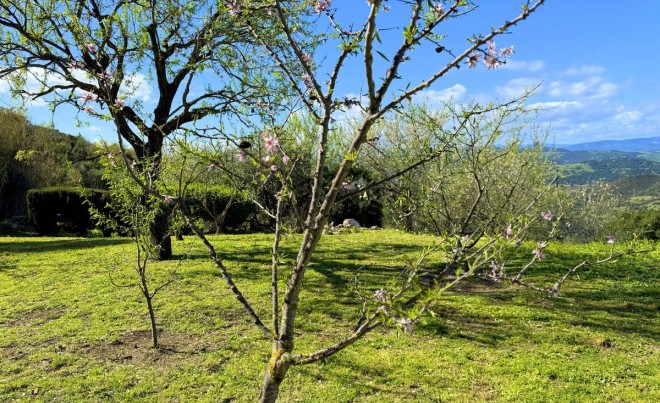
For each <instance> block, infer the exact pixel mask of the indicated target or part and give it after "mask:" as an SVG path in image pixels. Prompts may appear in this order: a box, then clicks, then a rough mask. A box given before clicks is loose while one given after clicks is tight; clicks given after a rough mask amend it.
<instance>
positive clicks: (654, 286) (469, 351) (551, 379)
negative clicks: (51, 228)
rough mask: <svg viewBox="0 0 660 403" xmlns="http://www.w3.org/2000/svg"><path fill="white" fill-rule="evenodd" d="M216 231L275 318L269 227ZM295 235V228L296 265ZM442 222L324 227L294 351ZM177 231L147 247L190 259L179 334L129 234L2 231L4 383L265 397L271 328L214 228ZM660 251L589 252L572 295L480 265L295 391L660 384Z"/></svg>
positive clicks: (21, 396)
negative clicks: (418, 313)
mask: <svg viewBox="0 0 660 403" xmlns="http://www.w3.org/2000/svg"><path fill="white" fill-rule="evenodd" d="M211 239H212V240H213V241H214V243H215V244H216V245H217V246H218V250H219V251H221V254H222V256H223V259H224V260H225V262H226V264H227V266H228V267H229V268H230V270H231V271H232V273H233V275H234V280H235V281H236V283H237V284H238V285H239V287H241V288H242V289H243V292H244V294H245V295H246V297H247V298H248V300H250V301H251V302H252V303H253V305H254V306H255V309H256V310H257V312H258V313H259V314H260V315H261V317H262V318H263V319H264V321H265V322H267V323H268V322H269V321H268V318H269V316H270V313H269V312H270V311H269V301H270V239H271V237H270V236H268V235H259V234H257V235H225V236H213V237H211ZM297 240H298V237H297V236H288V237H286V238H285V239H284V243H283V251H284V256H283V261H284V263H285V266H286V267H289V268H290V266H291V263H292V261H293V259H294V257H295V252H296V241H297ZM433 240H434V238H433V237H429V236H420V235H410V234H405V233H402V232H397V231H378V232H371V231H364V232H361V233H356V234H345V235H333V236H326V237H325V238H324V239H323V240H322V243H321V245H320V246H319V251H318V253H317V254H316V256H315V259H314V261H313V263H312V264H311V266H310V270H309V271H308V276H307V278H306V280H305V289H306V291H305V292H303V294H302V296H301V305H300V320H299V326H298V333H299V338H298V341H297V344H296V351H298V352H311V351H313V350H316V349H317V348H319V347H321V346H324V345H327V344H329V343H331V342H333V341H336V340H338V339H339V338H341V337H342V336H345V335H346V334H348V333H349V332H350V331H351V330H352V327H353V325H354V322H355V320H356V318H357V317H358V315H359V311H360V303H359V301H357V300H356V298H355V297H354V295H353V291H352V282H353V278H354V276H355V274H359V277H360V279H361V280H362V281H364V282H365V283H366V284H367V285H368V286H369V287H372V288H375V287H376V284H378V283H379V282H382V281H389V280H388V279H390V280H391V279H392V278H395V277H396V275H397V273H398V272H399V270H400V268H401V267H403V266H404V264H405V262H406V261H408V260H410V259H413V258H416V257H417V256H418V255H419V252H420V250H421V248H422V247H423V246H425V245H428V244H430V243H432V242H433ZM174 248H175V254H176V255H177V256H179V257H180V258H182V259H183V261H181V262H180V263H179V262H177V261H170V262H159V263H156V262H152V263H150V265H149V270H150V271H151V272H152V273H155V274H156V277H157V278H155V279H154V281H156V282H158V281H159V279H160V280H162V279H163V278H167V276H168V273H169V272H170V271H172V270H174V269H175V268H177V265H178V264H180V266H179V268H178V272H177V273H178V278H179V279H178V280H177V281H176V282H174V283H172V284H171V285H169V286H168V287H167V288H165V289H163V290H162V291H161V293H160V294H158V295H157V297H156V299H155V305H156V315H157V320H158V321H159V327H160V328H161V330H162V332H161V333H160V342H161V344H162V345H163V348H162V349H161V350H154V349H151V348H149V345H150V334H149V322H148V316H147V312H146V307H145V305H144V303H143V300H142V298H141V296H140V294H139V291H138V289H137V287H136V286H130V284H134V283H135V276H134V272H132V271H131V267H132V266H133V262H134V261H133V256H134V246H133V244H132V243H131V242H130V240H127V239H121V238H109V239H101V238H88V239H84V238H30V237H0V401H14V400H27V399H30V400H36V401H61V402H71V401H101V400H103V401H105V400H114V401H135V400H141V401H154V402H156V401H157V402H168V401H195V402H197V401H209V402H217V401H236V402H243V401H255V400H256V397H257V395H258V392H259V390H258V388H259V385H260V383H261V378H262V373H263V371H264V368H265V363H266V361H267V360H268V358H269V357H270V348H271V346H270V343H269V342H267V341H264V340H263V339H262V336H261V333H259V332H258V330H257V329H256V328H255V327H254V326H253V325H252V324H251V323H250V321H249V318H248V317H247V315H246V314H244V312H243V310H242V307H241V306H239V305H238V303H237V302H236V301H235V299H234V298H233V296H232V295H231V293H230V292H229V291H228V290H227V287H226V286H225V283H224V282H223V280H222V278H221V277H220V276H219V273H218V272H217V271H216V269H214V266H213V265H212V263H211V262H210V261H209V259H208V258H207V256H206V254H205V251H204V249H203V247H202V245H201V244H200V243H199V242H198V241H196V240H194V239H193V238H192V237H189V238H188V239H187V240H186V241H184V242H175V243H174ZM528 248H529V249H530V250H531V248H532V245H528ZM606 253H607V245H605V244H604V243H603V244H599V245H597V244H588V245H579V246H576V245H560V244H551V245H550V246H549V247H548V248H547V253H546V255H547V256H548V259H546V260H544V261H542V265H540V266H538V267H536V268H535V269H534V271H533V272H532V275H533V280H535V281H537V282H541V283H543V282H546V283H550V282H551V281H552V280H554V279H556V277H557V276H558V275H559V274H560V273H562V272H563V271H564V269H567V268H569V267H571V265H574V264H577V263H579V261H581V259H583V258H585V257H587V258H590V259H594V258H597V257H602V256H603V255H605V254H606ZM433 259H434V257H433V256H431V260H430V262H429V264H433V263H434V261H433ZM436 263H437V262H436ZM659 267H660V251H658V250H656V251H655V252H653V253H651V254H644V255H635V256H632V257H628V258H624V259H621V260H619V261H615V262H612V263H610V264H608V265H606V266H599V267H590V268H586V269H584V270H582V271H579V272H578V274H577V276H576V277H573V278H571V279H569V280H568V281H567V282H566V284H565V285H564V288H563V292H564V296H563V297H561V298H558V299H557V298H550V297H548V296H544V295H541V294H538V293H534V292H530V291H527V290H524V289H521V288H519V287H495V288H493V287H485V285H484V284H483V283H481V282H478V281H470V282H468V283H466V284H464V285H463V286H462V287H461V288H460V289H457V290H455V291H454V292H452V293H449V294H447V295H446V296H445V297H443V299H442V300H440V301H439V302H438V304H437V305H436V307H435V310H436V311H437V312H438V313H439V314H440V315H439V316H438V318H436V319H433V320H429V321H428V322H427V323H425V324H422V325H419V326H417V327H416V329H415V331H414V332H413V333H412V334H402V333H400V332H398V331H397V330H396V329H389V328H381V329H377V330H376V331H374V332H373V333H371V334H369V335H367V336H366V337H365V338H364V339H362V340H360V341H358V342H357V343H356V344H355V345H353V346H351V347H349V348H348V349H346V350H344V351H342V352H340V353H339V354H337V355H335V356H333V357H331V358H330V359H329V360H327V361H326V362H324V363H320V364H312V365H309V366H304V367H294V368H292V369H291V370H290V371H289V373H288V377H287V379H286V380H285V382H284V383H283V386H282V392H281V394H280V396H281V401H304V402H334V401H337V402H348V401H360V402H362V401H365V402H371V401H373V402H397V401H401V402H404V401H421V402H440V401H448V402H478V401H502V402H507V401H511V402H584V401H589V402H603V401H606V402H610V401H611V402H652V401H660V320H659V319H660V318H659V316H660V273H659ZM285 270H286V268H285ZM284 277H285V276H282V278H284ZM110 278H112V280H113V282H114V283H115V285H113V284H112V282H111V281H110ZM284 287H285V284H284V282H282V284H281V285H280V288H281V289H284ZM33 391H34V392H35V393H36V396H34V397H31V393H32V392H33Z"/></svg>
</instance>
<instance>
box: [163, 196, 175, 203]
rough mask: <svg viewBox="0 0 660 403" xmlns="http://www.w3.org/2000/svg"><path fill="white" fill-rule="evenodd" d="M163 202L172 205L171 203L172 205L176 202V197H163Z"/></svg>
mask: <svg viewBox="0 0 660 403" xmlns="http://www.w3.org/2000/svg"><path fill="white" fill-rule="evenodd" d="M163 200H164V201H165V203H167V204H170V203H172V202H173V201H174V200H176V197H174V196H169V195H165V196H163Z"/></svg>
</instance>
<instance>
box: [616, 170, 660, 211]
mask: <svg viewBox="0 0 660 403" xmlns="http://www.w3.org/2000/svg"><path fill="white" fill-rule="evenodd" d="M612 185H613V190H614V192H615V193H618V194H619V195H621V196H622V197H623V198H625V199H626V200H627V201H628V203H629V204H630V205H631V206H632V207H635V208H640V207H644V208H660V175H654V174H646V175H638V176H630V177H627V178H623V179H619V180H617V181H615V182H613V183H612Z"/></svg>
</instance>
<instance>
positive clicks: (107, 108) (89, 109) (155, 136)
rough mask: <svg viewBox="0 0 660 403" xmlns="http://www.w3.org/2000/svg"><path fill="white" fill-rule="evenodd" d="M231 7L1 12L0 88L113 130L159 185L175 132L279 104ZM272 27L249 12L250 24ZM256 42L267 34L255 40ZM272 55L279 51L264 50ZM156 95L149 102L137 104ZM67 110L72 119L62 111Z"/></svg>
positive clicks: (167, 249) (122, 3) (57, 7)
mask: <svg viewBox="0 0 660 403" xmlns="http://www.w3.org/2000/svg"><path fill="white" fill-rule="evenodd" d="M232 4H233V3H226V2H221V1H214V0H192V1H190V0H186V1H181V0H167V1H155V0H144V1H127V0H113V1H106V0H89V1H83V0H48V1H38V2H32V1H30V2H23V1H12V0H2V1H1V2H0V33H1V35H2V37H3V40H2V41H1V42H0V63H1V64H2V66H1V67H0V79H2V80H5V81H7V82H8V83H9V84H10V89H11V93H12V95H13V96H15V97H16V98H17V99H18V100H21V101H23V102H32V101H34V100H40V101H42V102H47V103H48V104H49V105H50V106H51V107H52V108H53V110H55V109H57V108H62V107H65V105H66V106H68V107H69V108H71V107H73V110H74V113H75V115H76V117H77V118H78V119H80V120H81V121H86V120H87V118H88V117H92V118H97V119H103V120H109V121H112V122H113V123H114V125H115V127H116V129H117V134H118V140H119V141H120V142H122V143H127V144H128V145H130V147H131V148H132V149H133V150H134V152H135V155H136V156H137V160H138V162H140V161H143V160H149V161H151V162H150V163H149V166H151V167H152V168H151V169H152V170H153V172H152V173H151V180H152V181H157V180H158V171H159V165H160V164H159V162H160V159H161V157H162V150H163V144H164V142H165V141H166V140H167V139H168V138H169V137H170V136H171V135H172V134H173V133H176V132H196V131H200V130H204V129H205V128H208V127H219V126H223V125H224V124H226V123H227V122H228V121H229V120H230V119H238V120H241V119H243V120H250V119H252V118H257V117H258V116H259V115H262V114H264V113H266V114H267V112H270V110H264V108H257V109H256V110H255V108H254V105H257V104H264V105H268V107H269V108H275V107H276V106H277V105H278V104H279V103H280V102H281V100H282V96H281V94H282V91H281V90H282V89H283V88H286V87H282V86H280V85H277V81H278V80H277V78H276V77H272V76H269V75H266V74H263V72H264V66H268V65H269V64H270V63H271V61H270V60H268V59H264V58H263V57H260V56H261V55H263V53H262V52H255V51H254V45H255V43H254V40H253V39H252V36H251V35H250V30H249V29H250V28H249V26H248V25H247V24H245V23H238V21H237V19H236V18H234V14H235V10H234V9H233V8H232ZM266 18H271V19H272V17H270V16H269V15H268V10H266V9H265V8H263V9H261V10H255V11H254V12H253V14H252V17H251V19H252V22H253V23H256V22H257V21H259V20H261V19H266ZM262 32H263V33H264V34H266V35H264V37H266V38H267V37H268V36H267V32H265V31H262ZM268 43H269V44H270V45H272V46H274V47H275V48H277V47H278V44H277V43H273V42H271V41H269V42H268ZM151 83H153V84H154V85H155V86H156V89H157V90H156V94H155V99H154V102H150V103H145V102H144V100H141V99H140V98H139V95H140V93H141V91H144V90H145V85H147V86H148V85H151ZM68 110H71V109H68ZM150 233H151V239H152V242H153V244H154V245H156V246H158V251H159V252H158V257H159V258H160V259H167V258H169V257H170V256H171V253H172V250H171V241H170V236H169V231H168V226H167V217H166V215H165V214H158V215H157V216H156V219H155V221H154V222H153V223H152V225H151V230H150Z"/></svg>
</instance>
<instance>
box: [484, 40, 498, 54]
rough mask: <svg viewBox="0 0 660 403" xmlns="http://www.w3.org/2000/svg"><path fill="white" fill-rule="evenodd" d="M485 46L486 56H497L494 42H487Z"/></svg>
mask: <svg viewBox="0 0 660 403" xmlns="http://www.w3.org/2000/svg"><path fill="white" fill-rule="evenodd" d="M486 45H488V54H489V55H492V56H497V45H496V44H495V41H488V42H486Z"/></svg>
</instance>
